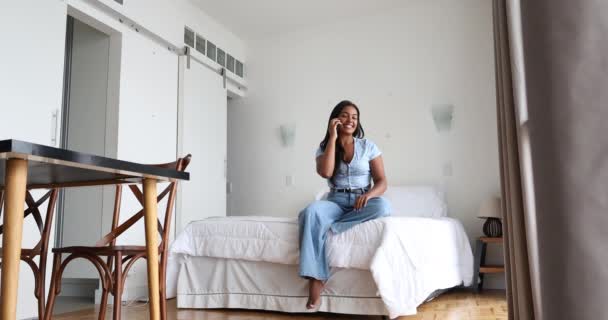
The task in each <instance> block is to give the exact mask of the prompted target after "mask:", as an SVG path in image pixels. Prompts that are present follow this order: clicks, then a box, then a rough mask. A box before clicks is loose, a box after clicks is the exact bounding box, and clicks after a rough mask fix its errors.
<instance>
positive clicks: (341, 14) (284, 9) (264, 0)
mask: <svg viewBox="0 0 608 320" xmlns="http://www.w3.org/2000/svg"><path fill="white" fill-rule="evenodd" d="M191 1H192V2H193V3H194V4H195V5H197V6H198V7H200V8H201V9H202V10H203V11H204V12H205V13H206V14H208V15H210V16H211V17H212V18H214V19H216V20H217V21H218V22H219V23H220V24H222V25H223V26H225V27H226V28H228V29H229V30H230V31H232V32H233V33H235V34H236V36H238V37H240V38H242V39H244V40H247V39H252V38H253V39H255V38H260V37H264V36H269V35H274V34H278V33H283V32H290V31H294V30H297V29H299V28H303V27H306V26H312V25H319V24H324V23H331V22H332V21H334V20H341V19H342V20H343V19H348V18H349V17H353V18H354V17H360V16H364V15H368V14H373V13H375V12H382V11H386V10H389V9H391V8H395V7H399V6H400V5H402V4H403V0H191Z"/></svg>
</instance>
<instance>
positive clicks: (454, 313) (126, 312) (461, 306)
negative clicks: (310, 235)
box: [53, 291, 507, 320]
mask: <svg viewBox="0 0 608 320" xmlns="http://www.w3.org/2000/svg"><path fill="white" fill-rule="evenodd" d="M96 315H97V308H95V309H93V308H91V309H88V310H82V311H78V312H72V313H66V314H63V315H58V316H53V319H62V320H75V319H78V320H81V319H82V320H84V319H96ZM106 319H112V311H111V310H108V312H107V316H106ZM122 319H128V320H139V319H142V320H143V319H148V305H147V304H139V305H132V306H129V307H124V308H123V311H122ZM263 319H267V320H330V319H352V320H372V319H373V320H378V319H380V317H379V316H353V315H338V314H331V313H314V314H288V313H279V312H267V311H246V310H227V309H220V310H192V309H180V310H176V308H175V299H173V300H170V301H169V303H168V319H167V320H263ZM414 319H420V320H427V319H429V320H431V319H432V320H452V319H453V320H489V319H492V320H502V319H505V320H506V319H507V302H506V299H505V295H504V291H484V292H483V293H481V294H473V293H470V292H464V291H460V292H458V291H457V292H448V293H445V294H443V295H441V296H439V297H438V298H436V299H435V300H433V301H431V302H428V303H426V304H423V305H421V306H420V307H419V308H418V314H417V315H415V316H408V317H400V318H399V320H414Z"/></svg>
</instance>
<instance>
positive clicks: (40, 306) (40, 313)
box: [38, 289, 44, 319]
mask: <svg viewBox="0 0 608 320" xmlns="http://www.w3.org/2000/svg"><path fill="white" fill-rule="evenodd" d="M38 319H44V289H42V293H41V294H40V298H38Z"/></svg>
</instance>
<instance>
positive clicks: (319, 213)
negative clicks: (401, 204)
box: [298, 192, 390, 281]
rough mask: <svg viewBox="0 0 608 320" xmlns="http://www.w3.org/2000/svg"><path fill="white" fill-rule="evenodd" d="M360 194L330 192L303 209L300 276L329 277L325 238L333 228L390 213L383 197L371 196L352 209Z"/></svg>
mask: <svg viewBox="0 0 608 320" xmlns="http://www.w3.org/2000/svg"><path fill="white" fill-rule="evenodd" d="M358 196H360V194H354V193H343V192H331V193H330V194H329V197H328V198H327V200H320V201H315V202H313V203H311V204H310V205H309V206H308V207H306V209H304V210H302V212H300V215H299V217H298V220H299V230H300V276H301V277H310V278H314V279H318V280H323V281H325V280H327V279H328V278H329V263H328V261H327V256H326V253H325V239H326V238H327V232H328V231H329V229H331V230H332V231H333V232H334V233H340V232H344V231H346V230H348V229H350V228H352V227H353V226H355V225H357V224H359V223H362V222H365V221H368V220H372V219H376V218H381V217H386V216H388V215H389V214H390V204H389V202H388V201H387V200H386V199H384V198H381V197H377V198H371V199H369V200H368V202H367V205H366V206H365V207H363V208H361V209H360V210H359V211H355V210H354V209H353V205H354V204H355V199H357V197H358Z"/></svg>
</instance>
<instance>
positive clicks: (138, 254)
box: [45, 155, 191, 320]
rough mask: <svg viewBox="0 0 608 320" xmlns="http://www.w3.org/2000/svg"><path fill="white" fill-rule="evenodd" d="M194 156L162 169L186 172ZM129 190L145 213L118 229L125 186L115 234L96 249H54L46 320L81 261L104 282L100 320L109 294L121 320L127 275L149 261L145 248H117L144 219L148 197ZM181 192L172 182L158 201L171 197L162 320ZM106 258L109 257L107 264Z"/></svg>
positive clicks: (163, 254) (163, 244)
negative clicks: (71, 268) (72, 266)
mask: <svg viewBox="0 0 608 320" xmlns="http://www.w3.org/2000/svg"><path fill="white" fill-rule="evenodd" d="M190 159H191V155H187V156H186V157H184V158H180V159H178V160H177V161H175V162H171V163H167V164H160V165H157V166H158V167H163V168H172V169H176V170H178V171H184V170H185V169H186V167H187V166H188V164H189V163H190ZM129 189H130V190H131V191H132V193H133V195H134V196H135V198H137V200H138V201H139V202H140V204H141V205H142V209H141V210H140V211H138V212H137V213H136V214H134V215H133V216H132V217H130V218H129V219H128V220H126V221H125V222H123V223H122V224H120V225H118V221H119V215H120V202H121V194H122V186H120V185H118V186H116V198H115V201H114V213H113V218H112V231H110V232H109V233H108V234H106V235H105V236H103V237H102V238H101V239H100V240H99V241H97V243H96V244H95V246H92V247H84V246H72V247H64V248H56V249H53V253H54V255H53V275H52V278H51V286H50V290H49V297H48V305H47V314H46V317H45V319H50V318H51V315H52V313H53V307H54V304H55V298H56V297H57V295H59V293H60V291H61V276H62V274H63V271H64V270H65V267H66V266H67V265H68V263H69V262H70V261H72V260H74V259H77V258H83V259H86V260H89V261H90V262H91V263H93V265H94V266H95V268H96V269H97V271H98V272H99V276H100V279H101V285H102V295H101V305H100V308H99V319H105V313H106V309H107V302H108V294H109V293H111V294H112V295H113V296H114V305H113V312H112V314H113V319H115V320H117V319H120V309H121V296H122V292H123V288H124V283H125V280H126V279H127V273H128V272H129V270H130V269H131V267H132V266H133V264H134V263H135V262H136V261H137V260H139V259H140V258H147V253H146V247H145V246H125V245H116V239H117V238H118V236H120V235H121V234H123V233H124V232H125V231H126V230H128V229H129V228H130V227H131V226H133V225H134V224H135V223H136V222H137V221H139V220H140V219H141V218H142V217H143V216H144V210H143V202H144V196H143V193H142V191H141V190H140V189H139V188H138V187H137V186H136V185H129ZM176 191H177V182H172V183H170V184H169V186H168V187H167V188H165V189H164V190H163V191H162V192H161V193H160V194H158V196H157V198H156V200H157V203H158V202H160V201H161V200H163V199H164V198H165V197H166V196H167V195H168V196H169V197H168V200H167V207H166V210H165V219H164V224H161V223H160V221H157V222H158V232H159V234H160V237H161V241H160V245H159V248H158V254H159V258H160V268H159V273H160V274H159V282H160V286H159V290H160V299H161V301H160V313H161V319H166V315H167V301H166V290H165V287H166V272H167V250H168V244H169V241H168V238H169V230H170V228H171V216H172V212H173V207H174V201H175V193H176ZM63 254H68V256H67V258H65V260H63V261H62V255H63ZM102 257H105V258H106V260H105V261H104V260H103V258H102Z"/></svg>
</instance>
